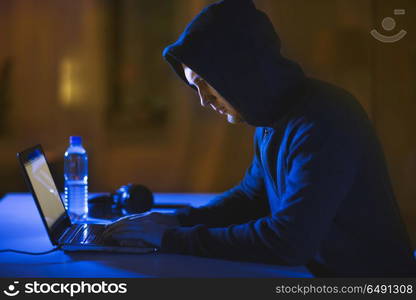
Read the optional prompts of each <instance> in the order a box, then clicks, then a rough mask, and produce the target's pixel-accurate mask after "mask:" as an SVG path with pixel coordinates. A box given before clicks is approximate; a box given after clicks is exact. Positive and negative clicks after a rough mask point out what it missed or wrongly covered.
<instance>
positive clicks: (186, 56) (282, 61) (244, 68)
mask: <svg viewBox="0 0 416 300" xmlns="http://www.w3.org/2000/svg"><path fill="white" fill-rule="evenodd" d="M163 57H164V58H165V59H166V60H167V61H168V62H169V63H170V65H171V66H172V67H173V69H174V70H175V72H176V73H177V74H178V75H179V76H180V77H181V78H182V79H183V80H184V81H185V82H186V83H187V84H188V81H187V80H186V77H185V74H184V72H183V68H182V66H181V63H183V64H185V65H187V66H188V67H189V68H191V69H192V70H193V71H194V72H196V73H197V74H198V75H199V76H201V77H202V78H203V79H205V80H206V81H207V82H208V83H209V84H210V85H211V86H212V87H214V88H215V89H216V90H217V91H218V92H219V93H220V95H221V96H223V97H224V98H225V99H226V100H227V101H228V102H229V103H230V104H231V105H232V106H233V107H234V108H235V109H236V110H237V111H238V112H239V113H240V114H241V115H242V116H243V118H244V119H245V121H246V122H247V123H248V124H250V125H253V126H272V125H273V124H274V123H275V122H276V121H278V120H279V118H281V117H282V116H283V115H284V114H285V113H287V111H288V109H289V108H290V107H291V106H292V105H293V104H294V103H295V102H296V100H297V99H298V98H299V97H300V95H301V94H302V92H303V85H304V82H305V76H304V73H303V71H302V70H301V68H300V67H299V66H298V65H297V64H296V63H294V62H292V61H290V60H288V59H286V58H284V57H283V56H282V55H281V53H280V39H279V37H278V36H277V34H276V32H275V30H274V28H273V25H272V23H271V22H270V20H269V19H268V17H267V16H266V15H265V14H264V13H263V12H261V11H259V10H257V9H256V7H255V5H254V4H253V2H252V1H251V0H223V1H220V2H216V3H214V4H211V5H209V6H207V7H206V8H204V9H203V10H202V11H201V12H200V13H199V14H198V15H197V16H196V17H195V18H194V19H193V20H192V21H191V22H190V23H189V24H188V26H187V27H186V28H185V30H184V32H183V33H182V34H181V36H180V37H179V39H178V40H177V41H176V42H175V43H173V44H172V45H169V46H168V47H166V48H165V49H164V51H163ZM194 88H195V87H194Z"/></svg>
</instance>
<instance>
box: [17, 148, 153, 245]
mask: <svg viewBox="0 0 416 300" xmlns="http://www.w3.org/2000/svg"><path fill="white" fill-rule="evenodd" d="M17 157H18V160H19V162H20V165H21V167H22V170H23V175H24V178H25V181H26V184H27V186H28V188H29V190H30V191H31V193H32V195H33V198H34V200H35V202H36V206H37V208H38V210H39V213H40V216H41V218H42V221H43V224H44V225H45V228H46V231H47V232H48V235H49V239H50V241H51V243H52V244H53V245H55V246H59V247H61V249H63V250H64V251H108V252H122V253H149V252H154V251H156V250H157V249H156V248H154V247H124V246H120V245H119V244H118V243H117V242H116V241H114V240H108V239H104V238H103V235H102V233H103V232H104V230H105V227H106V225H105V224H99V223H90V222H88V223H87V222H85V223H76V224H74V223H72V222H71V219H70V217H69V215H68V212H67V211H66V209H65V207H64V204H63V201H62V198H61V195H60V193H59V191H58V189H57V188H56V184H55V181H54V180H53V177H52V174H51V172H50V168H49V165H48V162H47V160H46V157H45V154H44V152H43V150H42V147H41V145H36V146H34V147H32V148H29V149H26V150H24V151H22V152H19V153H17Z"/></svg>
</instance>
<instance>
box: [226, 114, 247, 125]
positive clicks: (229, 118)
mask: <svg viewBox="0 0 416 300" xmlns="http://www.w3.org/2000/svg"><path fill="white" fill-rule="evenodd" d="M227 121H228V123H231V124H238V123H242V122H243V121H244V120H243V119H242V118H240V117H238V116H233V115H229V114H227Z"/></svg>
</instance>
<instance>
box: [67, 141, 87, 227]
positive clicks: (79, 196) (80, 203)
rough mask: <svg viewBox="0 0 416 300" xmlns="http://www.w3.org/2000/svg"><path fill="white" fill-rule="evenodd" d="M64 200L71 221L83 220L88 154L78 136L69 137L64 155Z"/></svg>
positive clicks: (84, 216) (85, 209) (85, 212)
mask: <svg viewBox="0 0 416 300" xmlns="http://www.w3.org/2000/svg"><path fill="white" fill-rule="evenodd" d="M64 177H65V200H64V202H65V203H64V205H65V208H66V209H67V211H68V213H69V216H70V218H71V221H73V222H77V221H82V220H85V219H86V218H87V216H88V155H87V151H85V149H84V147H83V146H82V138H81V137H80V136H71V137H70V138H69V147H68V149H67V150H66V152H65V157H64Z"/></svg>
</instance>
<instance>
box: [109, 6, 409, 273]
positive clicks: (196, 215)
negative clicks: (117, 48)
mask: <svg viewBox="0 0 416 300" xmlns="http://www.w3.org/2000/svg"><path fill="white" fill-rule="evenodd" d="M163 56H164V58H165V59H166V60H167V62H168V63H169V64H170V65H171V66H172V67H173V69H174V71H175V72H176V73H177V74H178V75H179V77H180V78H182V79H183V81H184V82H185V83H187V84H188V85H190V86H191V87H192V88H194V89H195V90H196V91H197V92H198V95H199V98H200V101H201V104H202V105H204V106H208V107H211V108H212V109H214V110H215V111H216V112H217V113H219V114H223V115H226V116H227V120H228V121H229V122H231V123H237V122H245V123H247V124H249V125H252V126H255V127H256V131H255V134H254V158H253V161H252V163H251V166H250V167H249V168H248V170H247V172H246V174H245V176H244V178H243V179H242V181H241V182H240V183H239V184H238V185H237V186H235V187H233V188H232V189H230V190H228V191H226V192H225V193H223V194H221V195H219V196H217V197H216V198H215V199H213V200H212V202H210V203H209V204H208V205H206V206H203V207H200V208H188V209H183V210H180V211H178V212H177V213H176V214H174V215H167V214H158V213H151V214H148V215H146V216H144V217H143V216H140V215H137V216H136V215H133V216H130V217H127V218H124V219H122V220H120V221H118V222H115V223H113V224H112V225H111V226H109V228H108V230H107V235H112V236H113V237H114V238H115V239H118V240H121V241H122V242H123V243H127V244H128V243H134V242H135V241H145V242H147V243H150V244H153V245H155V246H157V247H159V248H160V251H162V252H167V253H180V254H190V255H198V256H207V257H217V258H225V259H233V260H246V261H256V262H266V263H273V264H280V265H290V266H296V265H305V266H307V267H308V268H309V270H310V271H311V272H312V273H313V274H314V275H316V276H337V277H345V276H357V277H358V276H360V277H362V276H388V277H395V276H401V277H402V276H415V274H416V267H415V265H416V264H415V259H414V258H413V255H412V250H411V244H410V240H409V238H408V236H407V233H406V229H405V226H404V224H403V222H402V220H401V217H400V213H399V209H398V206H397V203H396V200H395V197H394V194H393V191H392V187H391V183H390V179H389V175H388V172H387V168H386V163H385V159H384V156H383V152H382V149H381V146H380V143H379V141H378V139H377V137H376V134H375V131H374V129H373V127H372V125H371V122H370V121H369V119H368V117H367V115H366V113H365V112H364V110H363V109H362V107H361V106H360V105H359V103H358V102H357V101H356V100H355V99H354V97H353V96H352V95H350V94H349V93H348V92H346V91H345V90H342V89H340V88H338V87H335V86H332V85H330V84H328V83H324V82H321V81H318V80H315V79H312V78H308V77H306V76H305V74H304V73H303V71H302V70H301V68H300V67H299V66H298V65H297V64H296V63H294V62H292V61H290V60H288V59H286V58H284V57H283V56H282V55H281V54H280V40H279V37H278V36H277V34H276V32H275V31H274V29H273V26H272V24H271V22H270V21H269V19H268V18H267V16H266V15H265V14H264V13H263V12H261V11H259V10H257V9H256V7H255V6H254V4H253V3H252V1H248V0H238V1H237V0H225V1H221V2H218V3H214V4H212V5H209V6H208V7H206V8H205V9H204V10H203V11H202V12H201V13H200V14H199V15H197V16H196V17H195V18H194V19H193V20H192V21H191V22H190V24H189V25H188V26H187V27H186V29H185V31H184V32H183V34H182V35H181V36H180V38H179V39H178V40H177V41H176V42H175V43H174V44H172V45H170V46H168V47H167V48H166V49H165V50H164V52H163Z"/></svg>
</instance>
